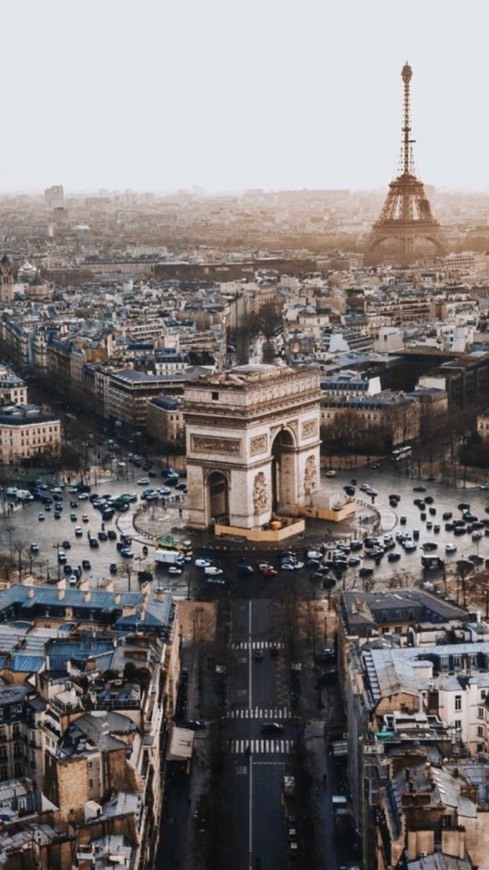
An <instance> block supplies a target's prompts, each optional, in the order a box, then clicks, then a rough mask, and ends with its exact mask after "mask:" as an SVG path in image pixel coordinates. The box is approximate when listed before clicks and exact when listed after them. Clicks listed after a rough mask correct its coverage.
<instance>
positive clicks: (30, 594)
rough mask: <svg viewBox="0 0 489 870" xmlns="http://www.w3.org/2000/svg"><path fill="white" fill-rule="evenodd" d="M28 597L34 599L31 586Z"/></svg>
mask: <svg viewBox="0 0 489 870" xmlns="http://www.w3.org/2000/svg"><path fill="white" fill-rule="evenodd" d="M28 595H29V598H34V587H33V586H29V592H28Z"/></svg>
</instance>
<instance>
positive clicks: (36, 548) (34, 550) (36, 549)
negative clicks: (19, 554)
mask: <svg viewBox="0 0 489 870" xmlns="http://www.w3.org/2000/svg"><path fill="white" fill-rule="evenodd" d="M30 550H31V553H38V552H39V544H36V543H35V542H34V541H33V542H32V544H31V547H30Z"/></svg>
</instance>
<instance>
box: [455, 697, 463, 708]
mask: <svg viewBox="0 0 489 870" xmlns="http://www.w3.org/2000/svg"><path fill="white" fill-rule="evenodd" d="M455 709H456V710H461V709H462V695H455Z"/></svg>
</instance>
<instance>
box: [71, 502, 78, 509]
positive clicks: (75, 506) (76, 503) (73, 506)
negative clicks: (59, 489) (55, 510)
mask: <svg viewBox="0 0 489 870" xmlns="http://www.w3.org/2000/svg"><path fill="white" fill-rule="evenodd" d="M77 507H78V502H77V501H70V508H77Z"/></svg>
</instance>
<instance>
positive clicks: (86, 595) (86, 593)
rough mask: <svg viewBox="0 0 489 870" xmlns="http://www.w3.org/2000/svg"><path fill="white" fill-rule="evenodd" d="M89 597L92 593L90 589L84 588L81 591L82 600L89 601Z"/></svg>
mask: <svg viewBox="0 0 489 870" xmlns="http://www.w3.org/2000/svg"><path fill="white" fill-rule="evenodd" d="M91 597H92V593H91V591H90V589H85V591H84V593H83V600H84V601H90V599H91Z"/></svg>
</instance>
